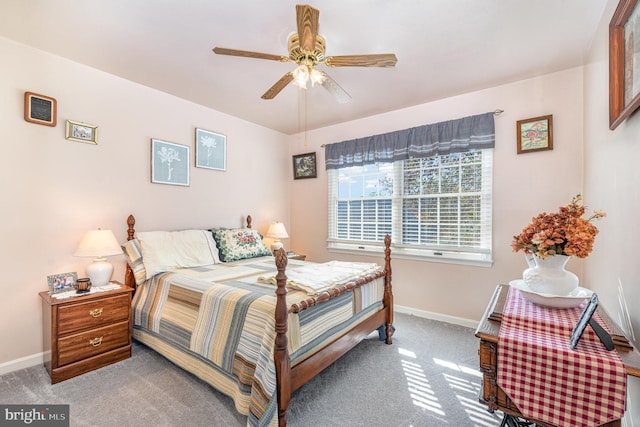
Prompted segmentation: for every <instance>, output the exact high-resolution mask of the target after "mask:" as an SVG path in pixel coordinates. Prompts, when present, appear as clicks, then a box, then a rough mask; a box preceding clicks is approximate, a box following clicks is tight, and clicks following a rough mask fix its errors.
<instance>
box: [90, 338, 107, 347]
mask: <svg viewBox="0 0 640 427" xmlns="http://www.w3.org/2000/svg"><path fill="white" fill-rule="evenodd" d="M102 338H104V336H101V337H98V338H94V339H92V340H89V344H91V346H92V347H97V346H99V345H100V344H102Z"/></svg>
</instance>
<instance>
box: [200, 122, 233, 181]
mask: <svg viewBox="0 0 640 427" xmlns="http://www.w3.org/2000/svg"><path fill="white" fill-rule="evenodd" d="M196 167H197V168H205V169H214V170H219V171H224V170H227V137H226V136H224V135H221V134H219V133H214V132H210V131H208V130H204V129H196Z"/></svg>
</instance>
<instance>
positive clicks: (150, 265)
mask: <svg viewBox="0 0 640 427" xmlns="http://www.w3.org/2000/svg"><path fill="white" fill-rule="evenodd" d="M137 239H138V241H139V242H140V247H141V250H142V262H143V263H144V267H145V270H146V271H147V279H149V278H151V277H153V276H155V275H156V274H158V273H162V272H164V271H172V270H175V269H177V268H189V267H200V266H202V265H211V264H216V263H218V262H220V260H219V259H218V248H217V247H216V242H215V241H214V240H213V236H212V235H211V233H210V232H209V231H206V230H182V231H147V232H140V233H137Z"/></svg>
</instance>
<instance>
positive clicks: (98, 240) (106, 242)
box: [73, 230, 122, 257]
mask: <svg viewBox="0 0 640 427" xmlns="http://www.w3.org/2000/svg"><path fill="white" fill-rule="evenodd" d="M121 253H122V248H121V247H120V244H119V243H118V241H117V240H116V236H114V235H113V231H111V230H89V231H87V232H86V233H84V236H82V240H80V243H79V244H78V247H77V248H76V251H75V252H74V253H73V255H75V256H91V257H105V256H111V255H120V254H121Z"/></svg>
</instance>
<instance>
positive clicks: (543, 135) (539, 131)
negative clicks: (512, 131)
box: [516, 114, 553, 154]
mask: <svg viewBox="0 0 640 427" xmlns="http://www.w3.org/2000/svg"><path fill="white" fill-rule="evenodd" d="M516 131H517V136H516V138H517V141H518V154H522V153H531V152H533V151H543V150H553V115H551V114H550V115H548V116H540V117H534V118H532V119H525V120H518V123H517V124H516Z"/></svg>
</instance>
